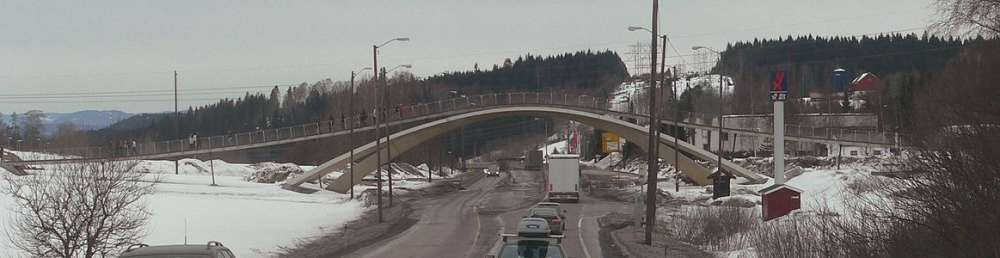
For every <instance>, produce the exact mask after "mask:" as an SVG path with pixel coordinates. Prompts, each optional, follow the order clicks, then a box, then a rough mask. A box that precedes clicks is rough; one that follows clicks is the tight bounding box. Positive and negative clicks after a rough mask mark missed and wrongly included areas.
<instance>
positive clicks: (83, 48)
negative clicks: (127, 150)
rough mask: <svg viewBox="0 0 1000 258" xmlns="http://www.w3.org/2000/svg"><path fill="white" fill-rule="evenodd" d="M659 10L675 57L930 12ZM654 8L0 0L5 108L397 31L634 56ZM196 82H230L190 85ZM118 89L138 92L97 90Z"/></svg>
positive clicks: (723, 6)
mask: <svg viewBox="0 0 1000 258" xmlns="http://www.w3.org/2000/svg"><path fill="white" fill-rule="evenodd" d="M660 6H661V26H662V27H663V28H664V30H663V32H664V33H666V34H668V35H669V36H670V37H671V39H672V41H673V43H674V44H675V47H676V48H677V49H678V50H679V51H680V52H681V54H684V55H688V54H691V53H692V51H691V50H690V48H691V46H694V45H704V46H709V47H713V48H716V49H722V48H724V46H725V45H726V43H727V42H733V41H738V40H752V39H753V38H755V37H761V38H771V37H777V36H782V35H804V34H813V35H860V34H868V33H878V32H888V31H900V30H903V31H906V32H918V33H919V32H920V31H921V28H922V27H924V26H926V25H927V24H929V23H930V22H931V21H932V18H933V15H934V11H933V9H932V8H931V7H930V0H878V1H872V0H863V1H862V0H841V1H827V0H677V1H662V3H661V5H660ZM650 8H651V1H633V0H600V1H599V0H541V1H526V0H511V1H474V0H473V1H470V0H426V1H412V0H369V1H355V0H347V1H343V0H339V1H206V0H172V1H149V0H139V1H135V0H128V1H20V0H3V4H2V8H0V35H3V40H0V112H3V113H4V114H9V113H10V112H19V113H20V112H24V111H27V110H32V109H39V110H43V111H46V112H69V111H78V110H85V109H98V110H109V109H116V110H122V111H126V112H161V111H168V110H171V111H172V110H173V102H172V100H171V99H172V93H170V92H169V91H170V90H172V87H173V71H174V70H177V71H178V73H179V74H180V76H179V77H180V89H181V98H180V99H181V100H180V101H181V106H182V108H183V107H186V106H189V105H201V104H206V103H211V102H214V101H212V99H218V98H221V97H227V96H229V97H237V96H241V95H242V94H240V93H238V92H241V91H246V90H247V89H251V90H262V88H261V87H266V86H273V85H287V84H297V83H301V82H309V83H312V82H315V81H318V80H322V79H324V78H333V79H334V80H347V79H349V75H350V71H351V70H352V69H358V68H362V67H366V66H371V62H372V57H371V45H372V44H378V43H382V42H384V41H385V40H387V39H391V38H394V37H410V38H412V41H410V42H396V43H392V44H391V45H389V46H387V47H386V48H385V49H384V51H381V54H380V60H379V64H380V65H385V66H390V67H392V66H396V65H399V64H412V65H413V69H412V72H414V73H415V74H417V75H418V76H428V75H433V74H438V73H441V72H444V71H455V70H468V69H472V67H473V65H474V64H476V63H478V64H479V65H480V67H484V68H485V67H491V66H492V65H493V64H496V63H501V62H502V61H503V59H504V58H506V57H516V56H518V55H523V54H526V53H529V52H530V53H532V54H557V53H562V52H568V51H577V50H586V49H593V50H604V49H611V50H615V51H618V52H619V54H621V55H622V57H623V59H626V62H629V60H628V59H629V58H631V57H629V56H627V55H626V54H625V53H626V52H628V51H629V50H630V48H629V45H631V44H635V43H636V42H638V41H644V42H648V41H649V37H648V34H647V33H642V32H629V31H627V30H626V29H625V28H626V27H628V26H630V25H641V26H647V27H648V26H649V24H650V21H651V19H650ZM669 54H670V55H676V53H674V51H671V52H669ZM684 61H687V62H697V61H696V60H694V57H693V56H688V57H685V58H684V60H682V59H681V58H670V59H669V60H668V64H676V63H681V62H684ZM251 87H257V88H251ZM205 88H227V89H224V90H214V91H200V92H199V91H197V90H195V91H192V89H205ZM151 90H162V91H160V92H148V91H151ZM122 91H126V92H132V91H140V92H137V93H128V94H124V95H128V96H124V97H122V96H118V97H93V95H94V94H95V93H101V92H122ZM54 94H63V95H54ZM119 94H121V93H119ZM12 95H20V96H12ZM82 96H87V97H82ZM52 97H56V98H52Z"/></svg>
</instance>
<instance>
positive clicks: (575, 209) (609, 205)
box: [500, 195, 625, 258]
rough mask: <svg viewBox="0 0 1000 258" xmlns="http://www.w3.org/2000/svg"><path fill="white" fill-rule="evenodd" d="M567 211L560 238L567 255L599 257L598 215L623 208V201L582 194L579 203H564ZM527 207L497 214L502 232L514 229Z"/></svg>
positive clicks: (525, 212) (589, 257)
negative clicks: (561, 237) (621, 202)
mask: <svg viewBox="0 0 1000 258" xmlns="http://www.w3.org/2000/svg"><path fill="white" fill-rule="evenodd" d="M562 207H563V209H565V210H566V211H567V216H566V220H565V221H566V223H567V224H566V232H564V236H565V237H564V238H563V242H562V246H563V249H565V250H566V254H567V256H569V257H579V258H593V257H601V242H600V240H599V238H598V232H599V231H600V227H599V226H598V224H597V218H599V217H601V216H604V215H605V214H608V213H609V212H612V211H615V210H619V209H624V208H625V205H624V204H620V203H615V202H608V201H604V200H600V199H594V198H590V197H587V196H586V195H584V196H583V197H582V199H581V200H580V202H579V203H563V204H562ZM527 213H528V209H527V208H525V209H519V210H515V211H511V212H507V213H504V214H501V215H500V218H501V221H502V222H503V224H502V225H503V232H504V233H515V231H514V228H515V227H516V226H517V222H518V221H520V220H521V218H522V217H523V216H525V215H527Z"/></svg>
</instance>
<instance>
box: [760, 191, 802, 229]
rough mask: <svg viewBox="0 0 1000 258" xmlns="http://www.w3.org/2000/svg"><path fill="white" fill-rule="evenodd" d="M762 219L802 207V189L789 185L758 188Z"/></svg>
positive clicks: (770, 218) (786, 213)
mask: <svg viewBox="0 0 1000 258" xmlns="http://www.w3.org/2000/svg"><path fill="white" fill-rule="evenodd" d="M760 194H761V196H762V197H761V199H762V200H763V206H764V208H763V209H762V211H763V213H764V214H763V215H764V216H763V217H764V221H768V220H772V219H775V218H778V217H781V216H785V215H788V213H791V212H792V211H793V210H798V209H799V208H801V207H802V201H801V195H802V190H801V189H798V188H795V187H792V186H790V185H784V184H781V185H772V186H770V187H767V188H764V189H761V190H760Z"/></svg>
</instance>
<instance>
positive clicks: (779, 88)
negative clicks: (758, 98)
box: [769, 71, 788, 101]
mask: <svg viewBox="0 0 1000 258" xmlns="http://www.w3.org/2000/svg"><path fill="white" fill-rule="evenodd" d="M769 98H770V100H771V101H785V99H788V80H787V74H786V73H785V71H776V72H771V94H769Z"/></svg>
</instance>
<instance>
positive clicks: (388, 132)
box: [382, 64, 413, 207]
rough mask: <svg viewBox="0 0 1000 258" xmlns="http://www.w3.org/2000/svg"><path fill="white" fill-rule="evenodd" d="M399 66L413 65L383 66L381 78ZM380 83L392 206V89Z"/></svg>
mask: <svg viewBox="0 0 1000 258" xmlns="http://www.w3.org/2000/svg"><path fill="white" fill-rule="evenodd" d="M399 68H406V69H410V68H413V66H412V65H408V64H404V65H397V66H396V67H393V68H392V69H389V70H388V71H386V70H385V68H384V67H383V68H382V80H385V77H386V75H387V74H389V72H392V71H395V70H396V69H399ZM382 85H384V86H385V90H384V91H383V92H384V93H385V108H384V110H385V112H386V119H384V121H385V130H386V132H385V155H386V163H388V170H389V207H392V199H393V197H392V173H393V172H395V169H394V168H392V148H391V147H392V145H391V144H390V143H392V142H391V141H390V140H391V139H390V138H389V136H390V135H392V129H391V128H389V117H388V116H389V115H388V114H390V112H389V109H390V108H392V103H391V102H392V98H390V97H391V95H389V93H390V92H392V91H391V90H389V84H388V83H383V84H382Z"/></svg>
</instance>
